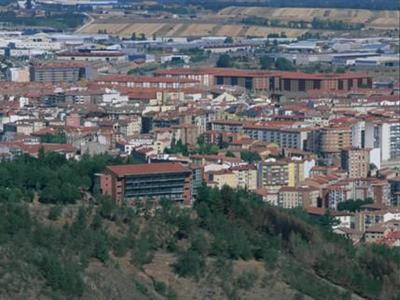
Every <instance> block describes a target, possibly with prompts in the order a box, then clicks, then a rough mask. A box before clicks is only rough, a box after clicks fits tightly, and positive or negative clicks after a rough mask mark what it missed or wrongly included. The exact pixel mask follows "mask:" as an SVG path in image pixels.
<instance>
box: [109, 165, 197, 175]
mask: <svg viewBox="0 0 400 300" xmlns="http://www.w3.org/2000/svg"><path fill="white" fill-rule="evenodd" d="M107 169H108V170H109V171H111V172H112V173H114V174H115V175H117V176H126V175H136V174H158V173H178V172H190V170H189V169H188V168H186V167H184V166H183V165H181V164H179V163H152V164H138V165H116V166H108V167H107Z"/></svg>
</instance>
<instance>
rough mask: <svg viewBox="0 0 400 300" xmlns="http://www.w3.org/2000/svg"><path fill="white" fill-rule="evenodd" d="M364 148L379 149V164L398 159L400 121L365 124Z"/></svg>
mask: <svg viewBox="0 0 400 300" xmlns="http://www.w3.org/2000/svg"><path fill="white" fill-rule="evenodd" d="M365 147H367V148H371V149H379V150H380V160H381V162H385V161H389V160H398V159H400V120H399V119H385V120H372V121H367V122H365Z"/></svg>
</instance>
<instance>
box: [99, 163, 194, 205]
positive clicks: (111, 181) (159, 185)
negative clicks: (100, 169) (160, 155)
mask: <svg viewBox="0 0 400 300" xmlns="http://www.w3.org/2000/svg"><path fill="white" fill-rule="evenodd" d="M100 187H101V191H102V193H103V195H109V196H111V198H112V199H113V200H114V201H116V202H119V203H120V202H122V201H126V202H129V203H130V204H133V203H134V201H142V200H160V199H169V200H171V201H176V202H179V203H182V204H184V205H190V204H191V202H192V171H191V170H190V169H188V168H186V167H185V166H183V165H181V164H180V163H151V164H138V165H116V166H108V167H106V169H105V171H104V173H103V174H101V175H100Z"/></svg>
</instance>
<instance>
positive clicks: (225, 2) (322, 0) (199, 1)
mask: <svg viewBox="0 0 400 300" xmlns="http://www.w3.org/2000/svg"><path fill="white" fill-rule="evenodd" d="M160 2H162V3H178V4H182V5H188V4H192V5H201V6H203V7H205V8H208V9H213V10H220V9H222V8H224V7H227V6H267V7H312V8H356V9H376V10H395V9H399V8H400V2H399V1H396V0H351V1H348V0H303V1H297V0H236V1H233V0H161V1H160Z"/></svg>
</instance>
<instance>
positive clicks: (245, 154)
mask: <svg viewBox="0 0 400 300" xmlns="http://www.w3.org/2000/svg"><path fill="white" fill-rule="evenodd" d="M240 158H241V159H242V160H244V161H247V162H248V163H250V164H252V163H255V162H257V161H260V160H261V157H260V155H259V154H258V153H257V152H252V151H247V150H244V151H241V152H240Z"/></svg>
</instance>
